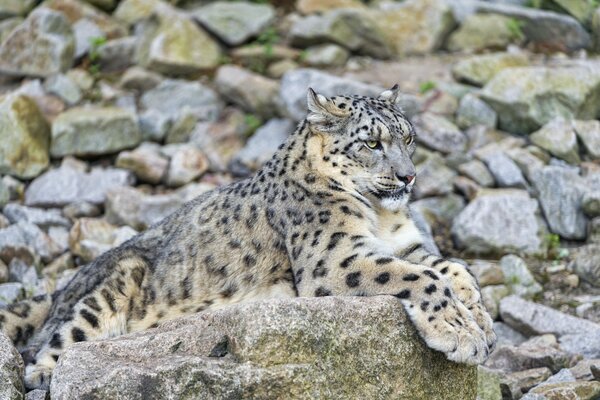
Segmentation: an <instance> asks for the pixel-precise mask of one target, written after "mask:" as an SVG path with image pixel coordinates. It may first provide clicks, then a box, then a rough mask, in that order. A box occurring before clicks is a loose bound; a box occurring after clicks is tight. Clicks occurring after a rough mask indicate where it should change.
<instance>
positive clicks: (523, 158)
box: [505, 147, 546, 182]
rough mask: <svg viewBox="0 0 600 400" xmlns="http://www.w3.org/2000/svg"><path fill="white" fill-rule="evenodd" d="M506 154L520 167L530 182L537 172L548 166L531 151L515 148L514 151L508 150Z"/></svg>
mask: <svg viewBox="0 0 600 400" xmlns="http://www.w3.org/2000/svg"><path fill="white" fill-rule="evenodd" d="M505 153H506V155H507V156H509V157H510V158H511V159H512V160H513V161H514V162H515V163H516V164H517V165H518V166H519V168H520V169H521V171H522V172H523V174H525V177H526V178H527V179H528V180H529V182H531V181H532V180H533V178H534V174H535V173H536V171H538V170H539V169H541V168H543V167H544V166H545V165H546V163H545V162H544V160H542V159H541V158H539V157H537V156H536V155H535V153H533V152H532V151H530V150H529V149H523V148H520V147H515V148H512V149H507V150H506V151H505Z"/></svg>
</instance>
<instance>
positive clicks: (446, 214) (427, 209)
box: [411, 193, 465, 226]
mask: <svg viewBox="0 0 600 400" xmlns="http://www.w3.org/2000/svg"><path fill="white" fill-rule="evenodd" d="M463 208H465V200H464V199H463V198H462V197H461V196H459V195H457V194H455V193H449V194H447V195H445V196H436V197H426V198H424V199H420V200H417V201H413V202H412V203H411V209H412V210H418V211H419V213H420V214H421V215H423V217H424V218H425V219H426V220H427V222H428V223H429V224H430V225H432V226H435V225H439V224H449V223H451V222H452V220H453V219H454V218H455V217H456V216H457V215H458V214H459V213H460V212H461V211H462V209H463Z"/></svg>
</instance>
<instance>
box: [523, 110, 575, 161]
mask: <svg viewBox="0 0 600 400" xmlns="http://www.w3.org/2000/svg"><path fill="white" fill-rule="evenodd" d="M529 138H530V139H531V141H532V142H533V144H535V145H537V146H539V147H541V148H542V149H544V150H546V151H548V152H549V153H550V154H552V155H553V156H555V157H558V158H560V159H562V160H565V161H566V162H568V163H569V164H579V162H580V159H579V146H578V145H577V135H576V134H575V129H573V124H572V122H571V121H565V120H563V119H561V118H556V119H553V120H552V121H550V122H548V123H547V124H546V125H544V126H543V127H542V129H540V130H538V131H535V132H533V133H532V134H531V135H530V136H529Z"/></svg>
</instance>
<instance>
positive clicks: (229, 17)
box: [192, 1, 275, 46]
mask: <svg viewBox="0 0 600 400" xmlns="http://www.w3.org/2000/svg"><path fill="white" fill-rule="evenodd" d="M192 16H194V18H196V19H197V20H198V21H199V22H200V23H201V24H202V26H204V27H205V28H206V30H208V31H210V32H211V33H212V34H214V35H215V36H217V37H218V38H219V39H221V40H222V41H223V42H225V43H227V44H228V45H230V46H238V45H240V44H242V43H244V42H246V41H248V40H249V39H250V38H252V37H256V36H258V35H259V34H260V33H261V32H262V31H263V30H264V29H265V28H267V27H268V26H269V25H270V24H271V22H273V20H274V18H275V9H274V8H273V6H271V5H270V4H268V3H267V4H252V3H244V2H225V1H216V2H214V3H210V4H208V5H206V6H204V7H200V8H198V9H197V10H196V11H194V12H193V13H192Z"/></svg>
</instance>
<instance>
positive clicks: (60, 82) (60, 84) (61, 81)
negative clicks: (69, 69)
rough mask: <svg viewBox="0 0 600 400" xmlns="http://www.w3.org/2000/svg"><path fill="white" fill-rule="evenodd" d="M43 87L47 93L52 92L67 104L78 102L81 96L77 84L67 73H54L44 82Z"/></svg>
mask: <svg viewBox="0 0 600 400" xmlns="http://www.w3.org/2000/svg"><path fill="white" fill-rule="evenodd" d="M44 88H45V89H46V90H47V91H48V93H52V94H55V95H57V96H58V97H60V98H61V99H63V100H64V101H65V102H66V103H67V104H69V105H71V106H72V105H74V104H77V103H79V101H80V100H81V98H82V93H81V90H80V89H79V86H77V84H76V83H75V82H74V81H73V80H72V79H71V78H69V77H68V76H67V75H64V74H58V75H54V76H52V77H50V78H48V79H46V82H44Z"/></svg>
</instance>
